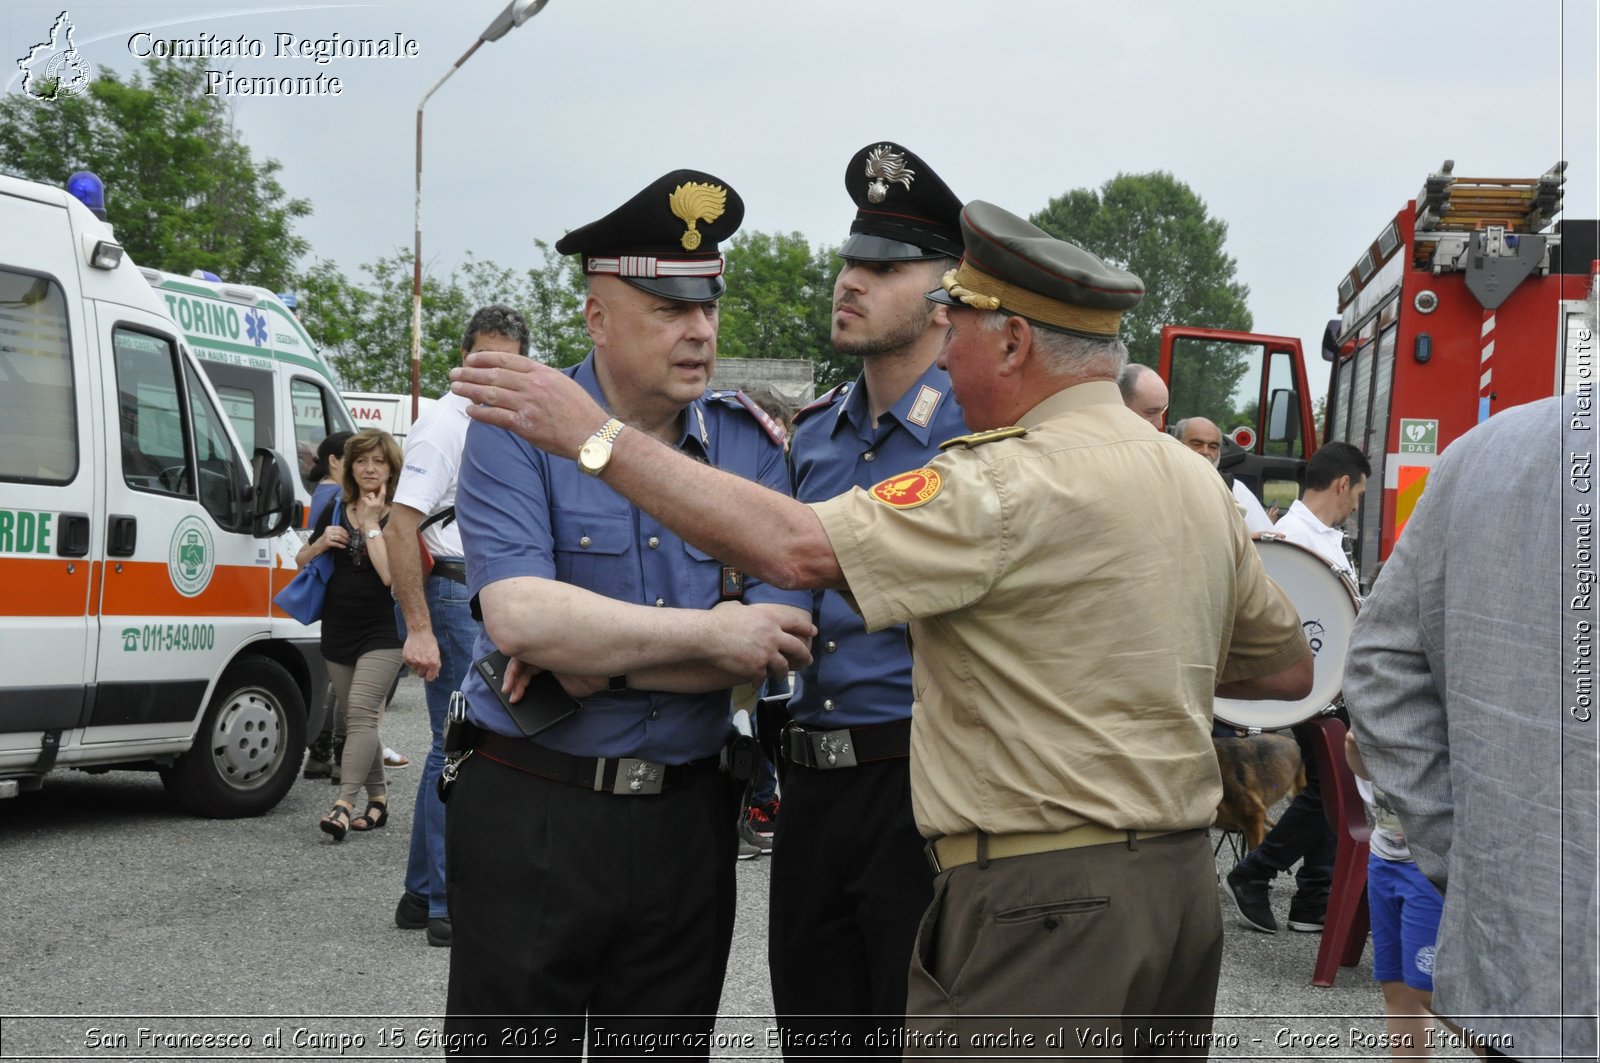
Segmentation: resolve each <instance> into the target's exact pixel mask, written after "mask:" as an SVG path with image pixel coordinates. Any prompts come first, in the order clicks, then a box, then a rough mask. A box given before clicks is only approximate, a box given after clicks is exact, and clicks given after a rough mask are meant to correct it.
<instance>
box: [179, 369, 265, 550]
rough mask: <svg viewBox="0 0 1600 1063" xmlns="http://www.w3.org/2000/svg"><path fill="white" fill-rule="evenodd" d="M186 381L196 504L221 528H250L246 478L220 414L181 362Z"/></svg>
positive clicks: (193, 375) (196, 374)
mask: <svg viewBox="0 0 1600 1063" xmlns="http://www.w3.org/2000/svg"><path fill="white" fill-rule="evenodd" d="M183 372H184V376H185V378H186V379H187V380H188V383H189V410H190V413H191V414H192V415H193V417H192V419H193V424H194V449H195V458H196V460H197V462H198V465H199V468H200V504H201V505H202V506H204V507H205V509H206V512H207V513H210V514H211V516H212V517H213V518H214V519H215V520H216V522H217V526H218V527H220V528H222V529H223V530H224V531H243V532H247V531H249V530H250V525H251V514H250V513H249V511H248V509H247V507H246V506H245V498H246V496H247V494H248V491H247V487H248V485H249V479H248V477H247V476H246V475H245V471H244V468H243V466H242V465H241V463H240V462H239V460H238V456H237V454H236V453H235V451H234V449H233V444H232V443H230V442H229V441H228V433H227V431H226V430H225V429H224V428H223V427H222V423H223V422H222V415H221V414H220V413H218V412H217V409H216V407H214V406H212V405H211V397H210V396H209V395H207V394H206V393H205V389H204V388H203V387H202V386H201V384H200V376H199V374H198V373H196V372H195V371H194V367H193V366H191V365H189V364H188V363H185V364H184V367H183Z"/></svg>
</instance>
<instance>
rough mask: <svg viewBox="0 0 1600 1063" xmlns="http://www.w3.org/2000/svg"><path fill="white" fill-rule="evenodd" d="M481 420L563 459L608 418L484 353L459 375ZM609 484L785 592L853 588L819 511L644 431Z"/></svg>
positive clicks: (564, 386) (577, 390)
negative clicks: (680, 449)
mask: <svg viewBox="0 0 1600 1063" xmlns="http://www.w3.org/2000/svg"><path fill="white" fill-rule="evenodd" d="M450 378H451V381H452V383H451V386H450V390H451V391H454V392H455V393H456V394H458V395H461V396H463V397H465V398H467V399H470V400H471V401H472V402H473V403H475V404H476V405H474V406H473V407H472V408H471V409H469V410H468V411H467V414H468V416H470V417H471V418H472V419H473V420H475V421H483V422H484V423H485V424H492V425H495V426H497V427H500V428H504V429H506V430H507V431H509V432H513V433H515V434H516V435H519V436H521V437H522V438H523V439H526V440H527V441H528V442H529V443H532V444H533V445H534V446H536V447H538V448H539V449H540V450H544V451H546V452H548V453H550V454H554V455H556V456H557V457H563V458H576V457H577V455H578V449H579V448H580V447H582V446H583V444H584V442H585V441H586V440H587V439H588V438H589V437H590V436H592V435H594V433H595V432H596V431H598V430H599V428H600V426H601V425H603V424H605V422H606V420H607V416H608V415H607V414H606V412H605V411H604V410H602V409H601V408H600V406H599V404H597V403H596V402H595V401H594V400H593V399H592V398H590V397H589V395H588V393H587V392H585V391H584V390H583V388H582V387H581V386H579V385H578V384H577V383H576V382H575V381H573V380H572V379H571V378H569V377H568V376H566V375H565V374H563V373H560V372H557V371H556V370H554V369H551V368H550V367H549V366H546V365H542V364H541V363H539V362H535V361H533V360H532V359H529V358H523V357H520V356H518V355H514V354H504V353H500V352H493V351H480V352H478V353H476V354H473V355H471V356H470V357H468V358H467V360H466V364H465V365H464V366H462V367H461V368H459V369H452V370H451V371H450ZM601 479H602V480H604V481H605V482H606V484H607V485H609V486H610V487H611V488H612V489H613V490H614V491H616V492H617V493H618V494H620V495H622V496H623V497H624V498H626V499H627V500H628V501H630V502H632V503H633V504H634V505H636V506H638V507H639V508H640V509H642V510H644V511H646V512H647V513H649V514H650V515H651V516H653V517H655V518H656V519H657V520H659V521H660V522H661V523H662V524H664V525H666V526H667V527H668V528H670V529H672V531H673V532H675V533H676V534H677V535H679V536H681V537H682V538H683V539H684V540H686V541H688V542H690V543H693V544H694V545H695V546H697V547H699V548H700V549H702V550H704V551H705V552H707V553H709V554H713V555H715V556H717V557H720V558H722V559H723V560H724V561H727V562H728V563H730V564H733V565H736V566H737V567H739V568H741V569H744V570H745V571H747V572H750V573H751V574H753V575H755V576H756V577H757V578H759V579H762V580H765V581H766V582H768V583H771V584H773V585H775V586H778V587H783V588H786V589H795V588H816V587H843V586H844V576H843V573H842V572H841V570H840V568H839V560H838V558H837V556H835V554H834V551H833V546H832V544H831V543H830V542H829V541H828V535H827V533H826V532H825V531H824V530H823V527H822V522H821V521H820V520H819V519H818V518H817V515H816V514H815V513H813V512H812V511H811V508H810V507H809V506H807V505H805V504H803V503H800V502H796V501H795V500H794V499H792V498H789V497H788V496H787V495H783V494H780V493H779V492H777V491H771V490H768V489H767V488H765V487H762V486H761V485H760V484H756V483H752V482H751V481H749V480H746V479H743V478H741V477H738V476H734V475H733V474H731V473H726V472H722V471H721V470H719V469H714V468H712V467H711V466H709V465H705V464H702V463H701V462H697V461H695V460H694V459H693V458H690V457H688V456H687V455H685V454H682V453H680V452H678V451H677V450H674V449H673V448H672V447H669V446H667V445H666V444H664V443H661V442H660V441H658V440H656V439H654V438H653V437H651V436H649V435H647V434H646V433H644V432H639V431H634V430H631V429H629V430H625V431H623V433H622V434H621V435H619V436H618V437H617V438H616V441H615V443H614V445H613V447H612V451H611V462H610V464H608V465H607V466H606V469H605V472H604V473H603V474H602V475H601Z"/></svg>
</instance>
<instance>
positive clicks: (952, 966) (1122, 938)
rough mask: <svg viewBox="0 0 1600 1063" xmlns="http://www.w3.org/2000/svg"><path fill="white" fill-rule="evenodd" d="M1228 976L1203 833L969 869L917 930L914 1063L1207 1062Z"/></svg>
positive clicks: (910, 1006)
mask: <svg viewBox="0 0 1600 1063" xmlns="http://www.w3.org/2000/svg"><path fill="white" fill-rule="evenodd" d="M1221 967H1222V916H1221V912H1220V911H1219V909H1218V905H1217V889H1216V874H1215V868H1214V863H1213V860H1212V855H1211V847H1210V843H1209V839H1208V838H1207V832H1206V831H1204V830H1192V831H1183V832H1181V833H1177V834H1168V835H1162V836H1160V837H1156V838H1147V839H1144V840H1141V841H1136V842H1132V843H1128V842H1117V843H1111V844H1105V845H1094V846H1086V847H1084V848H1080V849H1069V850H1063V851H1060V852H1050V853H1038V854H1035V855H1032V856H1017V857H1010V858H1007V859H1001V860H991V861H989V863H988V866H987V867H982V866H979V865H978V864H975V863H974V864H964V865H962V866H959V867H955V868H952V869H950V870H949V871H946V872H944V873H943V874H941V875H940V876H939V879H938V881H937V882H936V883H935V886H934V898H933V903H932V904H931V905H930V906H929V908H928V911H927V914H926V915H924V917H923V920H922V925H921V927H920V928H919V930H918V933H917V942H916V951H915V953H914V954H913V956H912V959H911V974H910V987H909V994H908V999H907V1004H906V1010H907V1013H908V1014H907V1017H906V1031H905V1037H906V1044H905V1056H906V1058H919V1059H920V1058H933V1059H938V1058H950V1059H955V1058H962V1057H979V1056H988V1057H991V1058H993V1057H1027V1056H1055V1057H1057V1058H1061V1057H1072V1056H1091V1057H1092V1056H1123V1057H1131V1058H1141V1057H1157V1056H1170V1055H1188V1056H1194V1057H1203V1056H1204V1055H1205V1054H1206V1050H1207V1048H1208V1042H1209V1035H1210V1032H1211V1025H1212V1016H1213V1012H1214V1010H1215V1006H1216V999H1217V976H1218V972H1219V971H1220V970H1221Z"/></svg>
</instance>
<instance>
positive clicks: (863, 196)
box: [839, 140, 961, 262]
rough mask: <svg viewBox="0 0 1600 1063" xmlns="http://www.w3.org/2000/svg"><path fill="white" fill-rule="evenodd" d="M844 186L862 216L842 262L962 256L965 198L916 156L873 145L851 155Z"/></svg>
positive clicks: (892, 146)
mask: <svg viewBox="0 0 1600 1063" xmlns="http://www.w3.org/2000/svg"><path fill="white" fill-rule="evenodd" d="M844 187H845V191H847V192H849V193H850V198H851V199H853V200H855V201H856V218H855V221H853V222H851V223H850V238H849V239H847V240H846V241H845V242H844V246H843V247H841V248H839V257H840V258H844V259H854V260H856V261H859V262H908V261H912V260H914V259H927V258H960V257H961V200H960V199H958V198H956V194H955V193H954V192H952V191H950V187H949V186H948V185H946V184H945V183H944V181H942V180H941V179H940V177H939V175H938V174H936V173H934V172H933V167H932V166H929V165H928V164H927V163H926V162H924V161H923V160H922V159H921V157H919V156H918V155H917V154H916V152H914V151H911V150H910V149H909V148H903V147H901V146H900V145H899V144H896V143H894V142H892V141H888V140H876V141H873V142H872V143H871V144H868V145H867V146H866V147H864V148H862V149H861V150H860V151H858V152H856V153H855V154H854V155H853V156H851V158H850V163H849V165H847V166H846V167H845V170H844Z"/></svg>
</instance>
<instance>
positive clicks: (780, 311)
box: [717, 232, 860, 390]
mask: <svg viewBox="0 0 1600 1063" xmlns="http://www.w3.org/2000/svg"><path fill="white" fill-rule="evenodd" d="M726 254H727V259H728V264H727V271H726V277H727V281H728V293H727V295H726V296H724V297H723V300H722V327H721V330H720V333H719V335H718V338H717V353H718V355H719V356H721V357H726V358H801V359H805V358H809V359H811V360H812V366H813V368H812V372H813V376H814V378H815V380H816V384H817V387H818V389H819V390H820V389H822V388H824V387H831V386H832V385H833V384H834V383H837V382H838V381H839V380H844V379H848V378H850V377H853V376H854V375H855V374H856V372H857V371H858V370H859V367H860V363H859V362H858V361H854V360H846V359H839V358H837V356H835V355H834V353H833V346H832V345H831V344H830V343H829V342H828V334H829V331H830V329H831V320H830V319H831V313H832V309H833V278H834V275H835V274H836V273H837V272H838V268H839V267H838V259H837V258H835V257H834V249H833V248H831V247H826V246H824V247H820V248H818V249H817V250H816V251H813V250H812V249H811V245H810V244H809V243H808V242H807V241H806V238H805V237H804V236H802V235H801V234H800V233H761V232H751V233H740V234H739V235H738V236H735V237H734V238H733V242H732V243H731V244H729V246H728V249H727V252H726ZM847 362H848V364H847ZM835 363H837V364H835Z"/></svg>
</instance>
